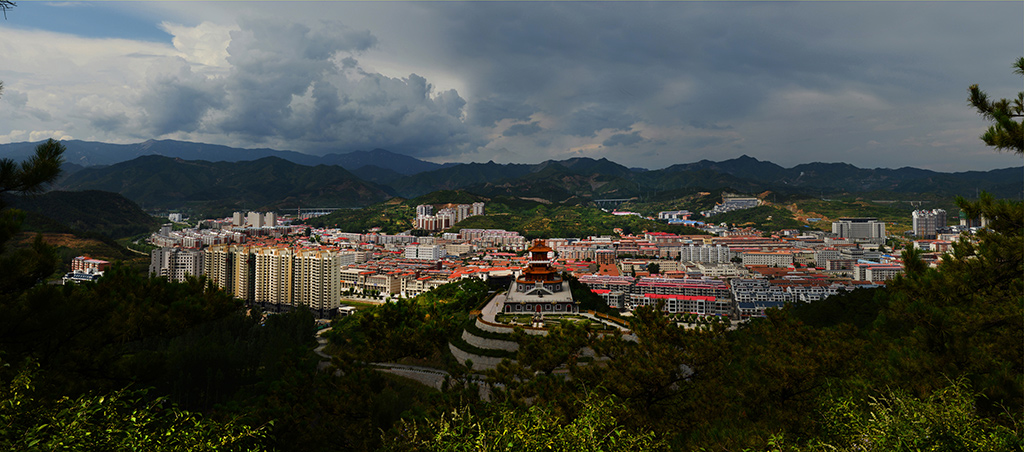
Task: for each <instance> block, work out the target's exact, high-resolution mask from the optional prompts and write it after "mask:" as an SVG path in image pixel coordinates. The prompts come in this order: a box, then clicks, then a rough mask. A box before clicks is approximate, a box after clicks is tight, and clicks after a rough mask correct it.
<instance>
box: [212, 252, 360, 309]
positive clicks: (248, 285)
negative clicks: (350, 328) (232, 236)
mask: <svg viewBox="0 0 1024 452" xmlns="http://www.w3.org/2000/svg"><path fill="white" fill-rule="evenodd" d="M205 254H206V256H207V262H208V264H209V265H207V266H206V275H207V277H208V278H210V280H211V281H213V282H214V283H215V284H217V286H218V287H221V288H223V289H224V290H225V291H227V292H228V293H230V294H231V295H232V296H234V297H235V298H239V299H242V300H246V301H248V302H253V303H259V304H261V305H263V306H264V307H266V308H270V309H273V310H275V311H277V310H281V309H283V308H284V307H285V306H298V305H303V306H306V307H308V308H310V309H312V310H314V311H316V312H318V313H319V314H320V315H326V314H327V313H329V312H331V311H332V310H335V309H337V307H338V306H339V300H340V297H341V273H340V272H341V266H342V263H343V262H345V261H346V258H348V260H354V255H347V254H345V253H341V252H339V251H335V250H319V249H313V250H309V249H296V248H289V247H284V246H277V247H270V246H244V245H217V246H211V247H209V248H207V249H206V251H205ZM348 254H353V253H348Z"/></svg>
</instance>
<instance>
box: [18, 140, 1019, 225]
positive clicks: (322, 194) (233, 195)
mask: <svg viewBox="0 0 1024 452" xmlns="http://www.w3.org/2000/svg"><path fill="white" fill-rule="evenodd" d="M64 144H65V146H66V147H67V149H68V151H67V153H66V158H67V161H68V164H66V166H65V169H66V171H65V174H66V176H65V178H64V179H63V180H62V181H61V182H60V183H59V184H58V187H57V188H59V189H63V190H105V191H111V192H115V193H120V194H122V195H124V196H126V197H128V198H129V199H132V200H133V201H135V202H137V203H139V204H140V205H141V206H143V207H144V208H146V209H177V208H199V207H202V208H203V209H214V210H216V211H218V212H225V211H230V210H231V209H258V208H274V209H290V208H295V207H298V206H311V207H314V206H322V207H355V206H365V205H369V204H372V203H375V202H379V201H381V200H383V199H387V198H389V197H392V196H399V197H403V198H414V197H417V196H422V195H425V194H428V193H431V192H435V191H438V190H456V189H458V190H465V191H468V192H471V193H476V194H478V195H482V196H488V197H493V196H515V197H522V198H529V199H538V200H542V201H544V202H556V203H569V204H587V203H589V202H590V201H591V200H593V199H602V198H620V199H621V198H636V197H648V198H649V197H652V196H654V197H663V196H660V195H661V194H664V193H671V192H675V191H681V192H693V191H712V190H728V191H734V192H739V193H748V194H757V193H763V192H767V191H771V192H773V193H776V194H778V195H781V196H798V197H800V196H802V197H818V196H824V195H828V196H837V195H844V194H858V193H860V194H863V193H872V196H880V197H881V198H875V199H892V198H904V199H913V196H916V195H919V194H927V195H929V196H934V197H941V198H946V199H952V198H953V197H955V196H958V195H959V196H964V197H967V198H973V197H974V196H975V195H976V193H977V192H978V191H982V190H984V191H988V192H990V193H992V194H994V195H996V196H997V197H1005V198H1019V197H1020V196H1021V188H1022V186H1024V171H1022V169H1021V168H1006V169H998V170H991V171H967V172H958V173H941V172H936V171H930V170H925V169H919V168H910V167H905V168H898V169H886V168H876V169H865V168H858V167H855V166H853V165H850V164H846V163H820V162H815V163H805V164H801V165H797V166H794V167H792V168H785V167H782V166H779V165H777V164H775V163H772V162H768V161H761V160H758V159H755V158H753V157H749V156H742V157H738V158H734V159H730V160H724V161H720V162H714V161H710V160H701V161H698V162H693V163H683V164H678V165H673V166H670V167H667V168H663V169H659V170H645V169H642V168H628V167H626V166H623V165H620V164H618V163H615V162H612V161H609V160H607V159H603V158H602V159H591V158H572V159H567V160H560V161H556V160H549V161H545V162H541V163H537V164H514V163H513V164H499V163H494V162H487V163H465V164H446V165H440V164H436V163H431V162H424V161H421V160H418V159H415V158H413V157H409V156H404V155H400V154H395V153H392V152H389V151H386V150H382V149H375V150H373V151H366V152H362V151H360V152H353V153H348V154H327V155H323V156H312V155H307V154H301V153H297V152H291V151H276V150H271V149H237V148H230V147H226V146H219V145H208V144H201V143H189V142H179V141H172V140H161V141H154V140H151V141H147V142H144V143H138V144H134V145H116V144H107V143H96V142H84V141H75V140H70V141H65V142H64ZM34 146H35V143H14V144H8V145H0V157H7V158H12V159H14V160H20V159H23V158H24V157H26V156H28V155H30V153H31V151H32V149H34ZM353 171H354V172H353Z"/></svg>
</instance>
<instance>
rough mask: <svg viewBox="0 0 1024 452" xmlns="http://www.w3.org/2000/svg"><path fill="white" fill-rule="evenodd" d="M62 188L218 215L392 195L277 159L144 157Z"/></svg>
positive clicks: (327, 170)
mask: <svg viewBox="0 0 1024 452" xmlns="http://www.w3.org/2000/svg"><path fill="white" fill-rule="evenodd" d="M60 188H62V189H65V190H105V191H111V192H115V193H120V194H122V195H124V196H125V197H127V198H129V199H131V200H132V201H134V202H136V203H138V204H139V205H140V206H142V207H143V208H144V209H192V210H194V211H198V212H204V213H209V214H216V215H218V216H220V215H229V214H230V212H231V211H233V210H243V209H252V210H255V209H278V210H284V209H294V208H296V207H300V206H310V205H315V206H318V207H325V206H329V207H352V206H361V205H367V204H371V203H374V202H379V201H382V200H384V199H387V198H388V197H390V195H389V194H388V192H387V191H385V190H384V189H383V188H381V187H379V186H377V185H376V184H373V183H370V182H366V181H363V180H360V179H359V178H357V177H355V176H354V175H352V173H350V172H348V171H346V170H345V169H344V168H341V167H339V166H327V165H317V166H303V165H298V164H295V163H292V162H289V161H286V160H283V159H280V158H277V157H267V158H263V159H259V160H255V161H248V162H234V163H229V162H207V161H202V160H191V161H188V160H181V159H172V158H168V157H161V156H143V157H139V158H137V159H134V160H131V161H128V162H123V163H119V164H116V165H111V166H108V167H101V168H85V169H82V170H80V171H78V172H76V173H74V174H72V175H70V176H69V177H68V178H67V179H65V180H64V181H63V182H62V183H61V187H60Z"/></svg>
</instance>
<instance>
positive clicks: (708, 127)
mask: <svg viewBox="0 0 1024 452" xmlns="http://www.w3.org/2000/svg"><path fill="white" fill-rule="evenodd" d="M690 126H691V127H694V128H697V129H704V130H732V126H731V125H728V124H726V125H724V126H721V125H718V124H712V123H708V122H704V121H700V120H696V119H694V120H691V121H690Z"/></svg>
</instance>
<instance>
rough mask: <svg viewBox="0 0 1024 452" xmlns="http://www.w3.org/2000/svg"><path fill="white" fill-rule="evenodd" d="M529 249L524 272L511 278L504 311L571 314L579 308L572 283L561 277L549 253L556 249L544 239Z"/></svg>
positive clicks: (502, 308)
mask: <svg viewBox="0 0 1024 452" xmlns="http://www.w3.org/2000/svg"><path fill="white" fill-rule="evenodd" d="M527 253H528V254H529V256H530V260H529V263H528V264H527V265H526V269H525V270H523V273H522V275H520V276H519V277H518V278H516V279H515V280H514V281H512V286H511V287H509V289H508V295H507V296H506V298H505V302H504V304H503V306H502V307H501V308H500V309H501V310H502V312H505V313H517V312H522V313H540V314H572V313H577V312H579V306H578V304H577V303H576V302H575V301H573V299H572V292H571V291H570V290H569V283H567V282H565V281H564V280H562V277H561V276H559V275H558V273H557V272H556V271H555V269H554V267H552V266H551V258H550V256H551V255H552V254H554V252H553V250H552V249H551V248H550V247H548V246H547V245H545V244H544V241H543V240H538V241H537V242H535V243H534V245H533V247H532V248H530V249H529V250H528V251H527Z"/></svg>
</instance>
